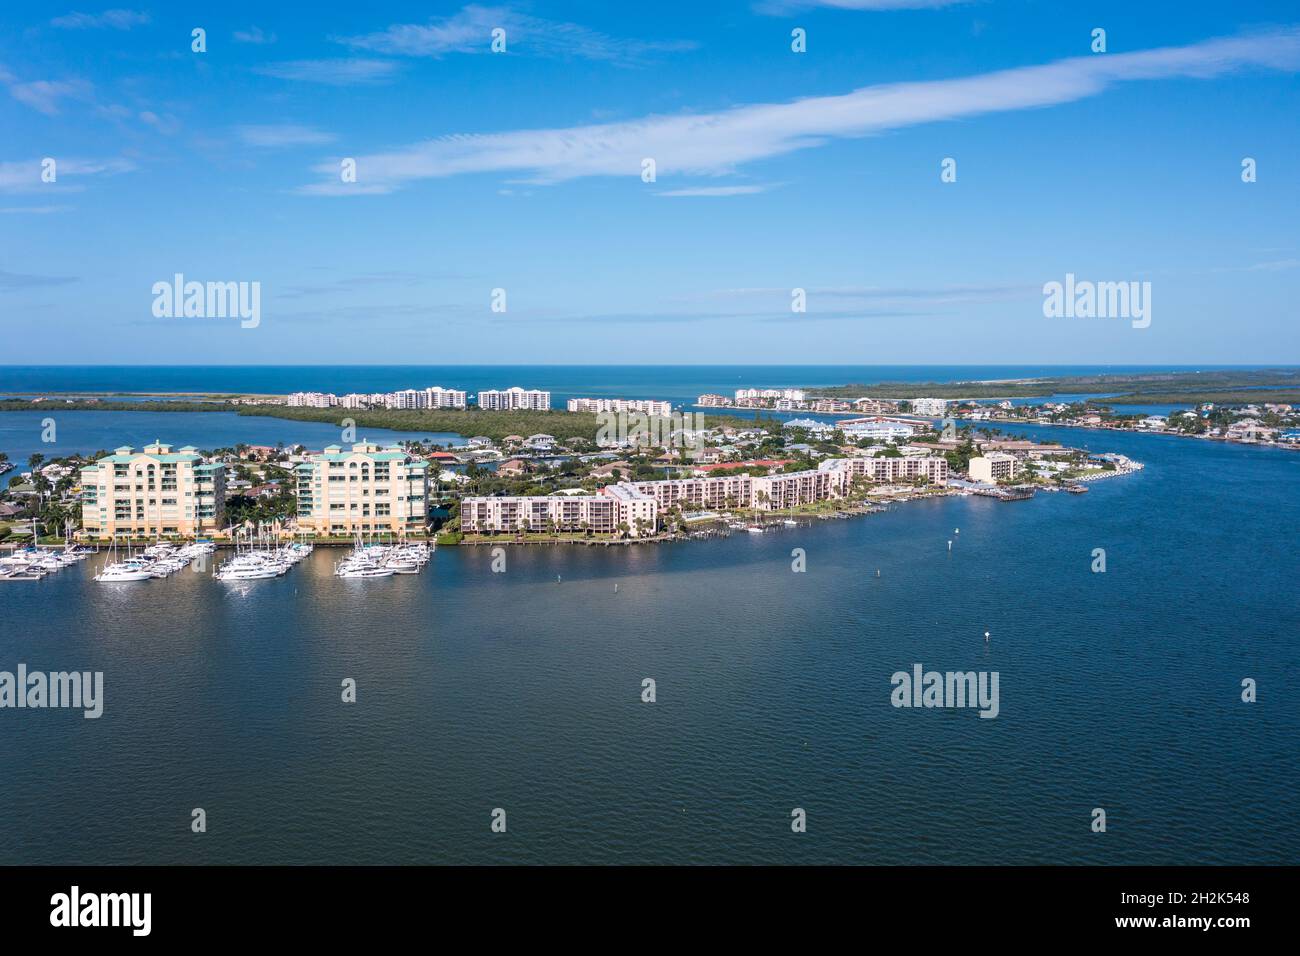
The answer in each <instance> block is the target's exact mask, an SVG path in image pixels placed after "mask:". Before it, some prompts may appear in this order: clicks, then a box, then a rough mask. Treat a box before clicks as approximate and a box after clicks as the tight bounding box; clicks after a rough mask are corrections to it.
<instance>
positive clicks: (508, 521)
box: [460, 483, 659, 538]
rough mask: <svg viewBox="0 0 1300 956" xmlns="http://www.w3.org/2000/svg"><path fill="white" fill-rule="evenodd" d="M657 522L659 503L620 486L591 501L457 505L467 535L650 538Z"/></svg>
mask: <svg viewBox="0 0 1300 956" xmlns="http://www.w3.org/2000/svg"><path fill="white" fill-rule="evenodd" d="M658 516H659V506H658V502H656V500H655V499H654V498H653V497H651V496H649V495H645V494H642V493H641V492H639V491H638V490H637V489H636V488H635V487H634V486H632V485H629V484H624V483H620V484H617V485H608V486H606V487H605V488H602V489H601V491H600V494H595V495H519V496H510V497H495V498H478V497H475V498H465V499H463V500H462V501H461V503H460V529H461V531H462V532H464V533H466V534H482V533H485V532H489V533H490V532H506V533H510V532H516V531H530V532H534V533H542V532H548V531H566V532H573V531H591V532H594V533H595V534H616V533H619V532H620V531H626V533H627V534H628V535H629V536H630V537H633V538H639V537H642V536H644V535H647V534H653V533H654V531H655V526H656V524H657V523H658Z"/></svg>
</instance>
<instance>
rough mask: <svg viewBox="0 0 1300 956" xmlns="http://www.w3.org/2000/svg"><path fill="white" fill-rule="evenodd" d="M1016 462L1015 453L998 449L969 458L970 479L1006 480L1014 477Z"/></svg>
mask: <svg viewBox="0 0 1300 956" xmlns="http://www.w3.org/2000/svg"><path fill="white" fill-rule="evenodd" d="M1017 465H1018V462H1017V461H1016V456H1015V455H1007V454H1004V453H1003V452H1000V451H993V452H989V453H988V454H987V455H984V456H982V457H979V458H972V459H971V460H970V476H971V480H972V481H1007V480H1010V479H1012V478H1014V477H1016V471H1017V470H1018V469H1017Z"/></svg>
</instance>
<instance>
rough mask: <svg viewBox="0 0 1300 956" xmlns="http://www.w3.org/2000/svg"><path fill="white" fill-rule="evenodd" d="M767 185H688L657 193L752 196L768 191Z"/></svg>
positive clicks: (658, 194) (667, 194)
mask: <svg viewBox="0 0 1300 956" xmlns="http://www.w3.org/2000/svg"><path fill="white" fill-rule="evenodd" d="M770 188H771V187H770V186H766V185H751V186H688V187H687V188H685V189H666V190H664V191H663V192H659V193H656V194H655V195H657V196H751V195H753V194H754V193H761V192H766V191H767V190H768V189H770Z"/></svg>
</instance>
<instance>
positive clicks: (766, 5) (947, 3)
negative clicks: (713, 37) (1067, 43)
mask: <svg viewBox="0 0 1300 956" xmlns="http://www.w3.org/2000/svg"><path fill="white" fill-rule="evenodd" d="M967 2H969V0H764V2H762V3H759V4H757V6H756V9H757V10H758V12H759V13H771V14H778V15H779V14H784V13H792V12H795V11H797V10H807V9H810V8H812V7H830V8H831V9H834V10H866V11H881V10H936V9H938V8H939V7H953V6H956V5H957V4H959V3H967Z"/></svg>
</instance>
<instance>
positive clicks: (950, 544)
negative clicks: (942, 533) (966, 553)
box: [948, 538, 952, 551]
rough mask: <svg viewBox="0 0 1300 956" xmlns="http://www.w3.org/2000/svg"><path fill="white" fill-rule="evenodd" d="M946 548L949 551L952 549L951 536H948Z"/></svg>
mask: <svg viewBox="0 0 1300 956" xmlns="http://www.w3.org/2000/svg"><path fill="white" fill-rule="evenodd" d="M948 550H949V551H951V550H952V538H949V539H948Z"/></svg>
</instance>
